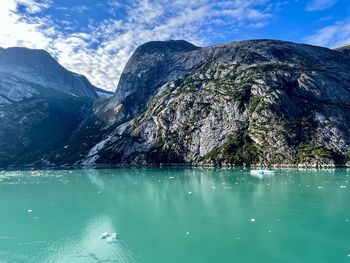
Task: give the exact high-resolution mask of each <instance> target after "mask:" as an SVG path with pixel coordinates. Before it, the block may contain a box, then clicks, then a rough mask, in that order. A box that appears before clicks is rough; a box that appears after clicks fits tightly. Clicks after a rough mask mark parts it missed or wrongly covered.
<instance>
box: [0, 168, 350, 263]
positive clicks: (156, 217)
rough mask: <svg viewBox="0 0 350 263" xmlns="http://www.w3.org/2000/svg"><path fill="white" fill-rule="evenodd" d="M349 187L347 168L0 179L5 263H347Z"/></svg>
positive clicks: (45, 173)
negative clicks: (257, 173)
mask: <svg viewBox="0 0 350 263" xmlns="http://www.w3.org/2000/svg"><path fill="white" fill-rule="evenodd" d="M349 182H350V170H346V169H337V170H276V172H275V174H274V176H270V177H267V178H261V179H259V178H256V177H254V176H251V175H250V173H249V169H234V170H219V169H182V168H181V169H180V168H178V169H175V168H174V169H167V168H164V169H113V170H41V171H36V170H29V171H2V172H0V262H1V263H4V262H6V263H7V262H11V263H12V262H35V263H37V262H73V263H74V262H141V263H142V262H143V263H160V262H161V263H172V262H174V263H175V262H176V263H187V262H188V263H206V262H210V263H214V262H219V263H225V262H293V263H295V262H350V183H349ZM104 232H108V233H109V234H112V233H114V232H116V233H117V238H116V239H115V240H114V239H101V235H102V234H103V233H104Z"/></svg>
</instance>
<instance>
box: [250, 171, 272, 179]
mask: <svg viewBox="0 0 350 263" xmlns="http://www.w3.org/2000/svg"><path fill="white" fill-rule="evenodd" d="M250 174H251V175H252V176H254V177H257V178H259V179H262V178H264V177H269V176H272V175H274V174H275V172H274V171H271V170H251V171H250Z"/></svg>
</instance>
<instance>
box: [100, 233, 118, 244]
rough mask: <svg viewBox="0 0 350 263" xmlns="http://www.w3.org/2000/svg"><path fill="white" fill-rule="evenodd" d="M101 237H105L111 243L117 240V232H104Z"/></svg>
mask: <svg viewBox="0 0 350 263" xmlns="http://www.w3.org/2000/svg"><path fill="white" fill-rule="evenodd" d="M101 239H105V240H106V241H107V242H109V243H110V242H113V241H115V240H117V233H112V234H109V233H108V232H104V233H103V234H102V235H101Z"/></svg>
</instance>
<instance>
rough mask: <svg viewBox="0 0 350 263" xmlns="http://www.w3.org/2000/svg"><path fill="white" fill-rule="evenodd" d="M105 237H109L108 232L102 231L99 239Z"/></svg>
mask: <svg viewBox="0 0 350 263" xmlns="http://www.w3.org/2000/svg"><path fill="white" fill-rule="evenodd" d="M107 237H109V234H108V232H104V233H103V234H102V235H101V239H106V238H107Z"/></svg>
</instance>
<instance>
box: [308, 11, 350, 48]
mask: <svg viewBox="0 0 350 263" xmlns="http://www.w3.org/2000/svg"><path fill="white" fill-rule="evenodd" d="M305 41H306V42H307V43H310V44H314V45H318V46H326V47H330V48H336V47H340V46H343V45H345V44H349V43H350V18H349V19H347V20H344V21H338V22H336V23H334V24H332V25H328V26H325V27H323V28H321V29H319V30H318V31H317V32H316V33H315V34H313V35H311V36H308V37H306V38H305Z"/></svg>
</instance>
